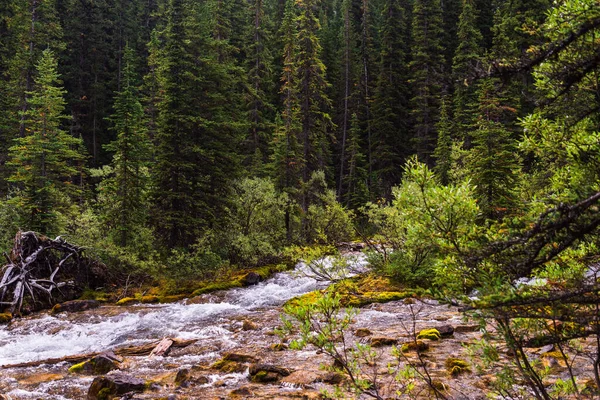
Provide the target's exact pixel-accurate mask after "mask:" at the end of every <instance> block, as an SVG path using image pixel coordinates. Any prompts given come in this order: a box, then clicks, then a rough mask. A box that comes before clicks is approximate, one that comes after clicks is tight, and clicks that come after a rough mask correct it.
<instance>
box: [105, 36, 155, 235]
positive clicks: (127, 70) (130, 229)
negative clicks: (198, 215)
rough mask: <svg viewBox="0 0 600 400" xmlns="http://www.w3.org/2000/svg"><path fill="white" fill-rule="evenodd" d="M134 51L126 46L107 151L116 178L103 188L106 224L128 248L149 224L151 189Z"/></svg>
mask: <svg viewBox="0 0 600 400" xmlns="http://www.w3.org/2000/svg"><path fill="white" fill-rule="evenodd" d="M134 58H135V55H134V52H133V49H131V48H129V47H126V49H125V54H124V58H123V69H122V74H123V76H122V77H121V86H122V89H121V91H119V92H118V93H117V96H116V98H115V104H114V112H113V114H112V116H111V118H110V122H111V124H112V129H113V130H114V131H115V133H116V135H117V137H116V139H115V140H114V141H112V142H111V143H110V144H108V145H106V150H108V151H110V152H112V153H113V160H112V169H113V174H114V175H113V176H111V177H110V178H107V179H106V180H105V181H104V182H103V184H102V188H103V189H104V190H105V191H108V193H105V194H104V196H105V197H106V200H107V203H108V204H107V207H108V210H107V212H106V215H105V217H106V221H107V222H108V225H109V226H112V228H113V231H114V232H115V233H116V237H115V238H114V239H115V242H117V243H118V244H119V245H120V246H123V247H124V246H127V245H128V244H129V243H130V241H131V238H132V237H133V235H134V232H135V231H136V229H137V228H138V227H139V226H142V225H143V224H144V223H145V222H146V214H147V212H146V208H145V205H146V204H145V197H146V192H147V189H148V172H147V169H148V162H149V160H150V143H149V141H148V137H147V133H146V127H145V118H144V109H143V107H142V104H141V103H140V100H139V92H138V90H137V86H136V72H135V64H134Z"/></svg>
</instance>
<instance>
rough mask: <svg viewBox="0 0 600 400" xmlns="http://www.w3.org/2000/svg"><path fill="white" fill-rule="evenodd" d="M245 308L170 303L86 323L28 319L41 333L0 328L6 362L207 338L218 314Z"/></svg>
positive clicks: (0, 358) (1, 358)
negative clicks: (170, 338) (171, 338)
mask: <svg viewBox="0 0 600 400" xmlns="http://www.w3.org/2000/svg"><path fill="white" fill-rule="evenodd" d="M239 309H240V306H237V305H233V304H228V303H217V304H192V305H189V306H184V305H181V304H169V305H165V306H164V307H161V308H152V310H151V311H150V312H145V313H131V312H125V313H123V314H119V315H116V316H111V317H106V319H104V320H102V319H98V320H97V322H86V323H72V322H70V321H69V320H66V319H60V318H55V317H51V316H47V315H46V316H42V317H40V318H37V319H31V320H29V321H27V323H28V324H31V325H33V326H34V327H37V332H35V331H34V330H33V329H31V326H26V327H23V328H20V327H17V328H16V329H14V330H7V329H4V330H0V365H6V364H15V363H21V362H27V361H35V360H43V359H47V358H59V357H64V356H67V355H72V354H80V353H87V352H94V351H103V350H107V349H111V348H114V347H117V346H124V345H130V344H140V343H144V342H148V341H151V340H157V339H161V338H163V337H165V336H176V337H179V338H183V339H189V338H201V337H206V334H207V332H206V331H205V332H204V333H203V329H205V327H206V325H207V324H209V323H211V322H213V321H214V319H215V317H218V316H223V315H227V314H230V313H235V311H237V310H239ZM48 327H52V328H53V329H47V328H48ZM57 328H60V329H57ZM218 332H219V333H218V334H221V335H222V334H223V333H224V332H223V331H220V330H219V331H218ZM17 343H18V344H17Z"/></svg>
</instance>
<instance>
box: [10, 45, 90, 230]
mask: <svg viewBox="0 0 600 400" xmlns="http://www.w3.org/2000/svg"><path fill="white" fill-rule="evenodd" d="M36 69H37V77H36V79H35V82H34V89H33V90H32V91H30V92H27V96H28V107H27V111H25V112H24V113H23V122H24V123H25V124H26V129H25V136H23V137H18V138H17V139H15V140H14V144H13V146H12V147H10V149H9V161H8V165H9V167H10V168H11V171H12V173H11V175H10V177H9V178H8V181H9V182H10V183H11V184H12V185H13V187H14V188H15V189H16V190H17V191H16V193H15V195H14V197H12V198H11V204H13V205H14V206H15V207H18V208H20V209H21V210H22V213H21V214H22V220H21V221H20V225H21V227H22V228H24V229H32V230H37V231H39V232H41V233H44V234H52V233H58V232H57V231H58V230H59V228H61V227H60V226H59V218H60V216H61V215H60V214H64V213H67V212H68V211H69V208H70V207H72V205H73V203H72V202H73V201H74V200H76V199H77V198H78V197H79V195H80V194H81V188H80V186H79V185H80V184H81V183H82V182H81V179H82V176H81V175H82V168H83V167H82V165H83V161H84V156H83V154H82V153H81V148H80V146H81V141H80V139H78V138H75V137H73V136H71V135H70V134H69V133H67V132H65V131H64V130H63V129H62V123H63V121H64V120H65V119H66V118H67V117H66V116H65V115H64V111H65V100H64V94H65V90H64V89H63V88H62V87H61V86H60V84H61V81H60V77H59V75H58V63H57V60H56V57H55V55H54V53H53V52H52V51H51V50H48V49H47V50H44V52H43V53H42V57H41V59H40V61H39V63H38V64H37V68H36Z"/></svg>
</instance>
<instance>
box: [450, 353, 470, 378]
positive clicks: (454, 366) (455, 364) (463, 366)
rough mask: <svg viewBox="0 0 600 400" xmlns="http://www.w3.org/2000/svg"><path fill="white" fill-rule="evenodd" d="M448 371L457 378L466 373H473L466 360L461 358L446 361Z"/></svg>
mask: <svg viewBox="0 0 600 400" xmlns="http://www.w3.org/2000/svg"><path fill="white" fill-rule="evenodd" d="M445 365H446V370H447V371H448V372H449V373H450V375H452V376H457V375H460V374H462V373H465V372H471V367H469V364H468V363H467V362H466V361H465V360H461V359H460V358H452V357H450V358H448V359H447V360H446V363H445Z"/></svg>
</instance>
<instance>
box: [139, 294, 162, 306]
mask: <svg viewBox="0 0 600 400" xmlns="http://www.w3.org/2000/svg"><path fill="white" fill-rule="evenodd" d="M140 301H141V302H142V303H143V304H152V303H158V301H159V299H158V296H154V295H148V296H142V298H141V299H140Z"/></svg>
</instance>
